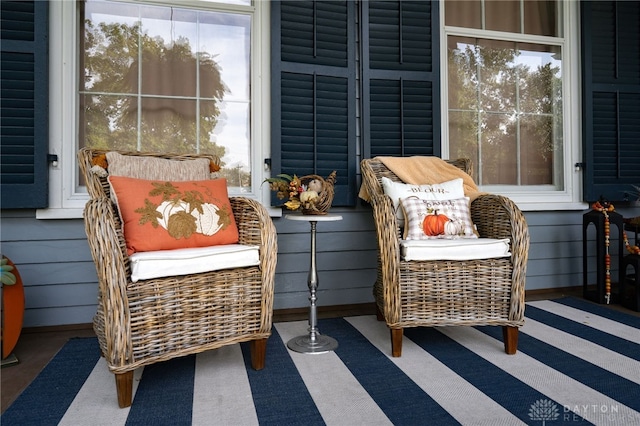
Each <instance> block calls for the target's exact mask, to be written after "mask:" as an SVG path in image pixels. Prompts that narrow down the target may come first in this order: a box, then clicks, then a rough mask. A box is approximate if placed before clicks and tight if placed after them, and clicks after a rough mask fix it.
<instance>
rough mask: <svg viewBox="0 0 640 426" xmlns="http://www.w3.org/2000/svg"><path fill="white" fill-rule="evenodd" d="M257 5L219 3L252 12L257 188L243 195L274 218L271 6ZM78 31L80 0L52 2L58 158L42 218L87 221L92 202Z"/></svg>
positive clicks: (52, 110) (53, 146)
mask: <svg viewBox="0 0 640 426" xmlns="http://www.w3.org/2000/svg"><path fill="white" fill-rule="evenodd" d="M146 3H149V4H160V5H165V6H166V5H170V4H173V5H175V6H179V7H196V6H198V5H202V4H203V3H205V2H198V1H195V0H194V1H182V2H178V1H173V2H169V1H166V0H158V1H148V2H146ZM252 3H253V4H252V5H251V6H239V5H226V4H222V3H215V4H212V3H211V2H209V3H208V5H210V6H213V5H215V7H216V9H218V10H225V9H227V10H229V11H245V12H252V13H253V16H254V19H253V40H252V48H251V70H252V73H251V74H252V78H251V133H252V141H251V180H252V182H251V188H252V192H249V193H242V194H230V195H232V196H233V195H242V196H246V197H250V198H254V199H256V200H258V201H260V202H261V203H262V204H263V205H265V206H266V207H267V208H268V209H269V212H270V213H271V215H272V216H279V215H281V214H282V209H279V208H278V209H276V208H272V207H270V206H269V205H270V190H269V186H268V185H262V182H263V180H264V179H265V178H267V177H269V170H268V168H267V167H265V165H264V164H265V159H266V158H270V157H271V141H270V137H269V135H270V134H271V127H270V96H271V94H270V89H271V88H270V17H269V8H270V5H269V2H266V1H259V0H254V1H253V2H252ZM78 37H79V35H78V28H77V7H76V2H75V1H52V2H50V6H49V153H50V154H55V155H57V156H58V161H57V163H52V164H51V165H50V166H49V189H48V192H49V207H48V208H46V209H38V210H36V218H38V219H73V218H82V213H83V209H84V205H85V204H86V202H87V200H88V199H89V196H88V194H87V193H86V191H85V190H84V188H78V189H76V185H75V182H77V181H78V179H77V178H78V176H77V173H78V167H77V159H76V153H77V150H78V146H79V144H78V84H77V81H78V78H79V77H78V74H79V70H78V53H79V52H78V46H79V43H78Z"/></svg>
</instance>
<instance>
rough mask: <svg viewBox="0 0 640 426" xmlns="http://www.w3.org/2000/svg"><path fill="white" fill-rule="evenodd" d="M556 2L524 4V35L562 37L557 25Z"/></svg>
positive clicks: (540, 0)
mask: <svg viewBox="0 0 640 426" xmlns="http://www.w3.org/2000/svg"><path fill="white" fill-rule="evenodd" d="M559 18H560V17H559V16H558V3H557V1H556V0H537V1H525V2H524V33H525V34H533V35H543V36H549V37H562V30H561V28H560V27H559V25H558V23H559V22H562V20H561V19H559Z"/></svg>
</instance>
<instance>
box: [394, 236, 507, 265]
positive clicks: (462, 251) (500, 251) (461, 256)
mask: <svg viewBox="0 0 640 426" xmlns="http://www.w3.org/2000/svg"><path fill="white" fill-rule="evenodd" d="M400 252H401V255H402V259H403V260H475V259H489V258H492V257H509V256H511V253H510V252H509V239H508V238H505V239H495V238H458V239H432V240H401V241H400Z"/></svg>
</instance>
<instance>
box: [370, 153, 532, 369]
mask: <svg viewBox="0 0 640 426" xmlns="http://www.w3.org/2000/svg"><path fill="white" fill-rule="evenodd" d="M448 162H449V163H451V164H454V165H455V166H457V167H458V168H460V169H462V170H464V171H465V172H467V173H468V174H471V161H470V160H468V159H459V160H454V161H448ZM361 170H362V180H363V185H365V189H366V190H367V191H368V193H369V194H368V195H369V196H370V198H371V205H372V207H373V217H374V221H375V226H376V232H377V237H378V275H377V280H376V282H375V284H374V297H375V301H376V307H377V315H378V319H379V320H384V321H386V323H387V325H388V327H389V328H390V330H391V345H392V355H393V356H394V357H399V356H401V354H402V336H403V329H404V328H407V327H419V326H450V325H471V326H475V325H499V326H502V329H503V337H504V347H505V352H506V353H508V354H514V353H516V351H517V345H518V327H520V326H522V325H523V324H524V306H525V305H524V284H525V273H526V264H527V256H528V248H529V232H528V228H527V224H526V222H525V219H524V216H523V215H522V212H521V211H520V210H519V209H518V207H517V206H516V205H515V204H514V203H513V202H512V201H510V200H509V199H508V198H506V197H503V196H499V195H488V194H485V195H480V196H479V197H478V198H476V199H475V200H474V201H473V203H472V204H471V218H472V220H473V223H474V224H475V225H476V226H477V230H478V232H479V234H480V237H485V238H509V239H510V252H511V257H503V258H489V259H479V260H466V261H453V260H435V261H404V260H403V259H402V257H401V254H400V240H401V238H400V235H401V229H400V228H399V226H398V222H397V219H396V214H395V211H394V207H393V204H392V201H391V199H390V198H389V197H388V196H387V195H385V194H384V192H383V188H382V186H381V178H382V177H383V176H386V177H387V178H389V179H391V180H392V181H395V182H402V181H401V180H400V179H399V178H398V177H397V176H396V175H395V174H394V173H393V172H391V171H390V170H389V169H388V168H387V167H385V165H384V164H382V162H381V161H380V160H378V159H375V158H373V159H365V160H363V161H362V162H361Z"/></svg>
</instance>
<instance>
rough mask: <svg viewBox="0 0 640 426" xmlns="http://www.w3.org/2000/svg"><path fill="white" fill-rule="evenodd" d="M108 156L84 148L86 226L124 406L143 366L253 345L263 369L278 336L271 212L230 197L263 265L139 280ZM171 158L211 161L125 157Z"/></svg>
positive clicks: (255, 361)
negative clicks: (97, 167) (106, 170)
mask: <svg viewBox="0 0 640 426" xmlns="http://www.w3.org/2000/svg"><path fill="white" fill-rule="evenodd" d="M104 153H105V151H101V150H91V149H86V148H85V149H81V150H80V151H79V152H78V159H79V163H80V168H81V171H82V173H83V176H84V179H85V181H86V186H87V190H88V192H89V195H90V200H89V202H88V203H87V205H86V207H85V210H84V219H85V229H86V233H87V238H88V242H89V247H90V249H91V254H92V256H93V260H94V262H95V265H96V270H97V274H98V307H97V313H96V315H95V317H94V330H95V333H96V335H97V337H98V340H99V343H100V349H101V352H102V355H103V356H104V357H105V359H106V362H107V365H108V367H109V370H110V371H111V372H113V373H114V374H115V378H116V388H117V394H118V404H119V405H120V407H127V406H130V405H131V402H132V401H131V399H132V382H133V372H134V370H135V369H136V368H138V367H142V366H145V365H149V364H153V363H156V362H160V361H166V360H169V359H172V358H176V357H181V356H184V355H190V354H196V353H199V352H203V351H206V350H210V349H216V348H219V347H222V346H225V345H231V344H235V343H239V342H247V341H248V342H251V344H250V350H251V363H252V367H253V368H254V369H256V370H260V369H262V368H263V367H264V363H265V351H266V344H267V338H268V337H269V336H270V334H271V324H272V307H273V291H274V275H275V267H276V253H277V242H276V231H275V227H274V225H273V223H272V221H271V218H270V217H269V214H268V212H267V211H266V209H265V208H264V207H263V206H262V205H261V204H260V203H258V202H256V201H254V200H251V199H248V198H244V197H230V201H231V207H232V210H233V214H234V217H235V220H236V223H237V226H238V231H239V238H240V241H239V242H240V244H246V245H257V246H259V259H260V264H259V265H258V266H251V267H244V268H234V269H223V270H217V271H212V272H205V273H197V274H189V275H183V276H171V277H165V278H154V279H147V280H140V281H137V282H135V283H134V282H132V280H131V265H130V262H129V258H128V256H127V252H126V246H125V240H124V237H123V232H122V229H121V222H120V219H119V217H118V211H117V207H116V205H115V204H114V203H113V202H112V201H111V198H110V190H109V184H108V182H107V179H106V177H104V176H103V177H100V176H99V175H98V174H96V173H94V172H93V171H92V170H91V168H92V159H93V158H94V157H96V156H98V155H100V154H104ZM120 153H121V154H123V155H135V156H150V157H156V158H165V159H171V160H187V159H193V158H198V157H200V158H202V157H205V158H209V157H207V156H198V155H182V156H179V155H169V154H165V155H162V154H151V153H140V152H135V153H134V152H120Z"/></svg>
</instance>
